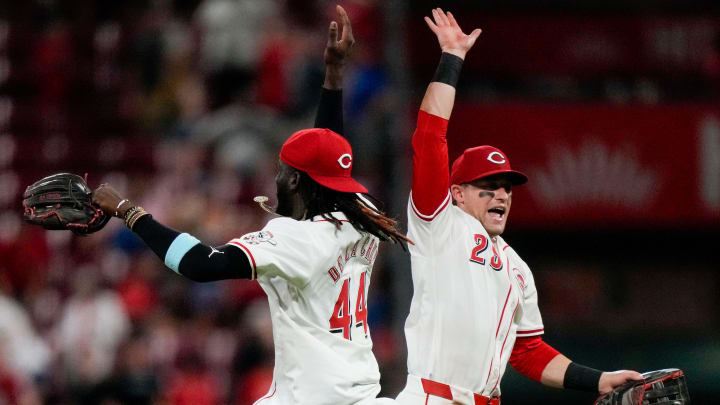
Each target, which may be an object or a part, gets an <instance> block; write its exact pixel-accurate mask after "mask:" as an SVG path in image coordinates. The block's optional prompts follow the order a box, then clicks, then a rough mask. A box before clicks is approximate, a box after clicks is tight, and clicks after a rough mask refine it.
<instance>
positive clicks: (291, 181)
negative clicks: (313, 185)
mask: <svg viewBox="0 0 720 405" xmlns="http://www.w3.org/2000/svg"><path fill="white" fill-rule="evenodd" d="M287 185H288V189H290V190H292V191H297V190H298V189H299V188H300V172H299V171H297V170H293V171H292V173H290V175H289V176H288V182H287Z"/></svg>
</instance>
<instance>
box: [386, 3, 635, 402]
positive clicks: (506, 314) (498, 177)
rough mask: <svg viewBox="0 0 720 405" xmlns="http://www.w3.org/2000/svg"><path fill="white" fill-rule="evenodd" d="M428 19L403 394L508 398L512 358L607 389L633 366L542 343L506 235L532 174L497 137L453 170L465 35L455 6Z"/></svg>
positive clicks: (407, 397) (574, 384)
mask: <svg viewBox="0 0 720 405" xmlns="http://www.w3.org/2000/svg"><path fill="white" fill-rule="evenodd" d="M432 14H433V18H432V19H430V18H428V17H425V21H426V23H427V25H428V26H429V27H430V29H431V30H432V31H433V32H434V33H435V35H436V36H437V39H438V42H439V43H440V47H441V49H442V56H441V59H440V64H439V66H438V69H437V72H436V74H435V77H434V78H433V80H432V82H431V83H430V85H429V86H428V88H427V92H426V93H425V97H424V98H423V101H422V104H421V106H420V112H419V114H418V120H417V129H416V130H415V134H414V135H413V138H412V147H413V152H414V156H413V180H412V191H411V194H410V201H409V203H408V237H409V238H410V239H412V240H413V241H414V242H415V245H413V246H410V247H409V249H410V253H411V264H412V277H413V285H414V295H413V298H412V303H411V306H410V313H409V315H408V318H407V320H406V323H405V335H406V339H407V347H408V372H409V374H408V379H407V385H406V386H405V388H404V390H403V391H402V392H401V393H400V395H399V396H398V397H397V402H398V403H401V404H408V405H410V404H450V403H454V404H475V405H478V404H483V405H485V404H493V405H496V404H499V403H500V380H501V379H502V376H503V373H504V371H505V366H506V364H507V363H508V361H509V362H510V363H511V365H512V366H513V367H514V368H515V369H516V370H518V371H519V372H520V373H522V374H524V375H526V376H528V377H530V378H532V379H534V380H537V381H540V382H542V383H543V384H545V385H549V386H552V387H559V388H560V387H565V388H575V389H582V390H588V391H594V392H601V393H603V392H607V391H609V390H611V389H612V388H613V387H616V386H618V385H620V384H622V383H624V382H625V381H627V380H628V379H640V378H641V376H640V374H639V373H637V372H634V371H619V372H612V373H609V372H601V371H598V370H594V369H591V368H588V367H585V366H581V365H579V364H576V363H573V362H571V361H570V360H569V359H568V358H567V357H565V356H563V355H562V354H560V353H558V352H557V351H556V350H555V349H553V348H552V347H550V346H549V345H547V344H546V343H545V342H543V341H542V339H541V335H542V334H543V323H542V319H541V317H540V311H539V310H538V304H537V291H536V290H535V283H534V281H533V276H532V273H531V272H530V269H529V267H528V266H527V264H525V262H523V260H522V259H521V258H520V256H518V254H517V253H516V252H515V251H514V250H513V249H512V248H511V247H510V246H509V245H508V244H507V243H506V242H505V241H504V240H503V238H502V237H501V236H500V234H502V232H503V230H504V229H505V223H506V222H507V218H508V215H509V213H510V207H511V203H512V188H513V186H517V185H520V184H523V183H525V182H526V181H527V177H526V176H525V175H524V174H523V173H521V172H519V171H516V170H513V169H512V168H511V167H510V162H509V160H508V157H507V156H506V155H505V154H504V153H503V152H502V151H501V150H499V149H497V148H494V147H492V146H479V147H475V148H470V149H467V150H466V151H465V152H464V153H463V154H462V156H460V157H459V158H458V159H457V160H456V161H455V162H454V163H453V165H452V170H449V168H448V151H447V143H446V142H447V141H446V138H445V133H446V130H447V126H448V120H449V118H450V113H451V111H452V107H453V103H454V99H455V85H456V83H457V79H458V75H459V72H460V68H461V66H462V63H463V60H464V58H465V54H466V53H467V51H468V50H469V49H470V48H471V47H472V46H473V44H474V43H475V41H476V40H477V38H478V36H479V35H480V30H479V29H476V30H474V31H472V33H470V35H466V34H464V33H463V32H462V30H461V29H460V27H459V26H458V24H457V22H456V21H455V18H454V17H453V15H452V14H451V13H444V12H443V11H442V10H440V9H435V10H433V11H432Z"/></svg>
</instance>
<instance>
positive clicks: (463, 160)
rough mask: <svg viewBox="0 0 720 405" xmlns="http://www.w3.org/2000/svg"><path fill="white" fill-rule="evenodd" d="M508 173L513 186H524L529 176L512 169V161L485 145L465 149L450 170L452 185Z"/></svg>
mask: <svg viewBox="0 0 720 405" xmlns="http://www.w3.org/2000/svg"><path fill="white" fill-rule="evenodd" d="M500 173H507V175H508V177H509V179H510V181H511V182H512V184H513V185H519V184H524V183H526V182H527V180H528V178H527V176H526V175H525V174H524V173H522V172H519V171H517V170H513V169H512V167H510V160H509V159H508V158H507V156H506V155H505V154H504V153H503V152H502V151H501V150H500V149H498V148H495V147H492V146H488V145H483V146H477V147H474V148H469V149H465V152H463V154H462V155H460V157H459V158H457V159H455V162H453V164H452V169H451V170H450V184H463V183H470V182H471V181H473V180H477V179H481V178H483V177H488V176H492V175H494V174H500Z"/></svg>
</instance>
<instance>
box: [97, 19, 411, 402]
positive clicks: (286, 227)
mask: <svg viewBox="0 0 720 405" xmlns="http://www.w3.org/2000/svg"><path fill="white" fill-rule="evenodd" d="M338 13H339V14H340V17H341V18H342V22H343V29H342V36H341V38H340V40H339V41H338V27H337V24H336V23H335V22H333V23H331V24H330V30H329V39H328V45H327V47H326V50H325V64H326V73H325V83H324V85H323V90H322V94H321V101H320V107H319V109H318V115H317V118H316V122H315V126H316V127H317V128H311V129H305V130H302V131H298V132H296V133H295V134H293V135H292V136H291V137H290V138H289V139H288V140H287V141H286V142H285V144H284V145H283V146H282V149H281V150H280V156H279V157H280V158H279V163H278V173H277V175H276V176H275V183H276V186H277V201H278V204H277V208H276V209H274V210H273V209H270V208H268V207H267V206H265V205H264V202H265V201H266V200H267V198H266V197H257V198H256V201H258V202H259V203H260V205H261V206H262V207H263V208H264V209H266V210H268V211H270V212H273V213H274V214H277V215H278V216H279V217H278V218H274V219H272V220H270V221H269V222H268V223H267V225H266V226H265V227H264V228H263V229H262V230H261V231H259V232H253V233H249V234H246V235H244V236H242V237H239V238H235V239H232V240H230V241H229V242H228V243H226V244H225V245H222V246H218V247H211V246H208V245H206V244H203V243H201V242H200V241H199V240H198V239H197V238H195V237H194V236H192V235H190V234H188V233H180V232H177V231H175V230H172V229H170V228H168V227H166V226H164V225H162V224H160V223H159V222H157V221H155V220H154V219H153V218H152V216H151V215H150V214H148V213H147V212H146V211H145V210H144V209H142V208H141V207H139V206H137V205H135V204H134V203H132V202H130V201H129V200H128V199H126V198H122V197H121V196H120V195H119V194H118V193H117V191H115V190H114V189H113V188H112V187H110V186H108V185H102V186H100V187H99V188H98V189H97V190H96V191H95V193H94V199H93V200H94V202H95V203H96V204H98V205H99V206H100V208H101V209H102V210H103V211H105V212H106V213H109V214H113V215H114V216H116V217H120V218H124V219H125V223H126V225H127V226H128V227H129V228H130V229H132V230H133V232H135V233H136V234H137V235H139V236H140V238H142V240H143V241H144V242H145V243H146V244H147V245H148V246H149V247H150V248H151V249H152V250H153V251H154V252H155V253H156V254H157V255H158V256H159V257H160V258H161V259H162V260H164V262H165V265H166V266H167V267H169V268H170V269H172V270H173V271H175V272H177V273H178V274H182V275H183V276H186V277H188V278H190V279H191V280H195V281H215V280H223V279H235V278H246V279H251V280H257V281H258V282H259V284H260V286H261V287H262V288H263V290H265V292H266V294H267V297H268V302H269V304H270V314H271V318H272V324H273V340H274V344H275V369H274V373H273V382H272V385H271V386H270V389H269V391H268V393H267V395H265V396H264V397H262V398H260V399H259V400H258V401H257V402H256V403H261V404H262V405H268V404H314V405H317V404H333V405H335V404H362V405H371V404H381V403H393V401H392V400H390V399H383V398H376V396H377V394H378V393H379V392H380V384H379V380H380V374H379V371H378V365H377V361H376V360H375V357H374V355H373V353H372V340H371V338H370V331H369V328H368V324H367V319H368V308H367V298H366V297H367V290H368V287H369V285H370V277H371V275H372V267H373V263H374V261H375V258H376V256H377V252H378V245H379V241H391V242H393V243H397V242H403V241H406V239H405V237H404V236H403V235H402V234H401V233H400V232H399V231H398V230H397V229H396V223H395V221H394V220H392V219H390V218H388V217H386V216H385V215H384V214H383V213H382V212H381V211H379V210H378V209H377V208H375V206H374V205H373V204H372V203H371V202H370V201H369V200H368V199H367V198H366V197H365V196H363V195H362V194H363V193H367V189H366V188H365V187H363V186H362V185H361V184H360V183H358V182H357V181H355V180H354V179H353V178H352V177H351V175H350V174H351V169H352V164H353V155H352V150H351V148H350V144H349V143H348V142H347V141H346V140H345V138H343V137H342V136H341V135H339V133H342V93H341V90H340V89H341V83H342V71H343V68H344V65H345V61H346V58H347V56H348V54H349V52H350V49H351V47H352V44H353V42H354V40H353V37H352V31H351V27H350V21H349V19H348V17H347V14H346V13H345V10H343V9H342V8H341V7H339V6H338Z"/></svg>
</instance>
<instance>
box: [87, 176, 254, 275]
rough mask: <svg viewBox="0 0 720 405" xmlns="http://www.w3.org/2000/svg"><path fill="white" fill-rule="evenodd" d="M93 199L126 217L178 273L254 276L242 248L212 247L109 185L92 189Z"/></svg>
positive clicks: (158, 254) (168, 265)
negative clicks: (150, 213)
mask: <svg viewBox="0 0 720 405" xmlns="http://www.w3.org/2000/svg"><path fill="white" fill-rule="evenodd" d="M93 202H94V203H95V204H97V205H98V206H99V207H100V208H101V209H102V210H103V211H105V212H106V213H108V214H110V215H113V216H115V217H118V218H126V217H127V218H126V224H127V225H128V227H130V229H132V231H133V232H135V233H136V234H137V235H138V236H139V237H140V238H141V239H142V240H143V241H144V242H145V244H146V245H147V246H148V247H149V248H150V249H151V250H152V251H153V252H155V254H156V255H157V256H158V257H159V258H160V260H162V261H163V262H164V263H165V265H166V266H167V267H168V268H170V269H172V270H173V271H174V272H176V273H178V274H182V275H183V276H185V277H187V278H189V279H191V280H193V281H200V282H204V281H217V280H226V279H236V278H247V279H249V278H252V267H251V266H250V262H249V261H248V258H247V256H245V254H243V253H242V252H241V251H240V250H239V249H236V248H235V247H231V246H227V245H224V246H219V247H217V248H215V247H211V246H208V245H206V244H203V243H202V242H200V241H199V240H198V239H197V238H195V237H194V236H192V235H190V234H188V233H180V232H178V231H175V230H173V229H170V228H168V227H166V226H165V225H163V224H161V223H159V222H157V221H155V219H153V218H152V215H149V214H148V213H147V212H145V211H143V210H142V209H139V208H137V206H136V205H135V204H133V203H132V202H131V201H130V200H128V199H125V198H122V197H120V195H119V194H118V192H117V191H116V190H115V189H114V188H112V187H111V186H109V185H107V184H104V185H101V186H100V187H98V188H97V190H95V191H94V192H93Z"/></svg>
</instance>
